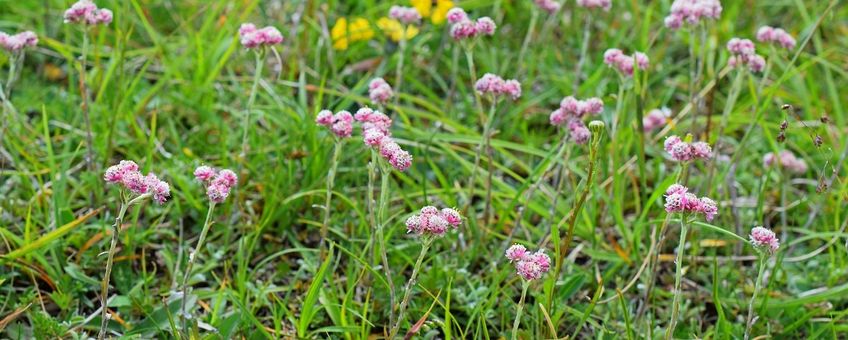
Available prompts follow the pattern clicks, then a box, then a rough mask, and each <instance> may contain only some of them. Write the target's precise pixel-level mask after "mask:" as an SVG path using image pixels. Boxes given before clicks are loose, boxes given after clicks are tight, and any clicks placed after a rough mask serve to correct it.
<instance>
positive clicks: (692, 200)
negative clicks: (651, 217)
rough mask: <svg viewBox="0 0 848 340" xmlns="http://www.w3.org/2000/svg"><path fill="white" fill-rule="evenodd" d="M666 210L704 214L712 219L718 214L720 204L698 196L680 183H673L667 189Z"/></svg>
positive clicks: (708, 219)
mask: <svg viewBox="0 0 848 340" xmlns="http://www.w3.org/2000/svg"><path fill="white" fill-rule="evenodd" d="M665 211H666V212H668V213H683V214H703V215H704V218H705V219H706V220H707V221H712V220H713V219H714V218H715V216H716V215H717V214H718V205H717V204H716V202H715V201H713V200H712V199H710V198H707V197H701V198H698V196H695V194H693V193H691V192H689V189H688V188H686V187H685V186H683V185H680V184H672V185H671V186H669V187H668V189H666V191H665Z"/></svg>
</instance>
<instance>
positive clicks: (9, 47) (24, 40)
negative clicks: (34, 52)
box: [0, 31, 38, 52]
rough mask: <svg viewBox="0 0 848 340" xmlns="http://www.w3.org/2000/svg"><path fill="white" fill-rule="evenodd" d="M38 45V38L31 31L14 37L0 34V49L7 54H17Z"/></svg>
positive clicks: (3, 33)
mask: <svg viewBox="0 0 848 340" xmlns="http://www.w3.org/2000/svg"><path fill="white" fill-rule="evenodd" d="M37 44H38V36H37V35H35V33H33V32H32V31H24V32H21V33H18V34H15V35H8V34H6V33H5V32H0V48H2V49H4V50H6V51H9V52H18V51H20V50H22V49H24V48H25V47H34V46H35V45H37Z"/></svg>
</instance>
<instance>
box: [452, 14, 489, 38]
mask: <svg viewBox="0 0 848 340" xmlns="http://www.w3.org/2000/svg"><path fill="white" fill-rule="evenodd" d="M447 19H448V22H449V23H450V24H451V28H450V35H451V37H453V38H454V39H455V40H465V39H472V38H476V37H478V36H484V35H486V36H491V35H494V34H495V30H496V29H497V25H496V24H495V21H494V20H492V18H489V17H480V18H479V19H477V20H472V19H471V18H469V17H468V14H467V13H465V11H464V10H462V8H459V7H455V8H453V9H451V10H450V11H448V13H447Z"/></svg>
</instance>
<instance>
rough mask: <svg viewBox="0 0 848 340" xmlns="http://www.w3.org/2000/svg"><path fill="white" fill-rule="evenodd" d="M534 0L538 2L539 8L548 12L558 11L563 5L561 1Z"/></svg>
mask: <svg viewBox="0 0 848 340" xmlns="http://www.w3.org/2000/svg"><path fill="white" fill-rule="evenodd" d="M534 2H535V3H536V6H538V7H539V9H541V10H543V11H545V12H548V13H556V11H558V10H559V8H560V7H562V4H561V3H559V2H556V1H553V0H534Z"/></svg>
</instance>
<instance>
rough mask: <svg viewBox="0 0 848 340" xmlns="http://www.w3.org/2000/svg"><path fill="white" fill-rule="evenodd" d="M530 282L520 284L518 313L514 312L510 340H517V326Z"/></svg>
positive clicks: (524, 281)
mask: <svg viewBox="0 0 848 340" xmlns="http://www.w3.org/2000/svg"><path fill="white" fill-rule="evenodd" d="M528 287H530V282H529V281H527V280H523V282H522V283H521V300H518V311H516V312H515V321H513V322H512V340H516V339H518V325H519V324H521V314H522V313H523V312H524V298H525V297H527V288H528Z"/></svg>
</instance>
